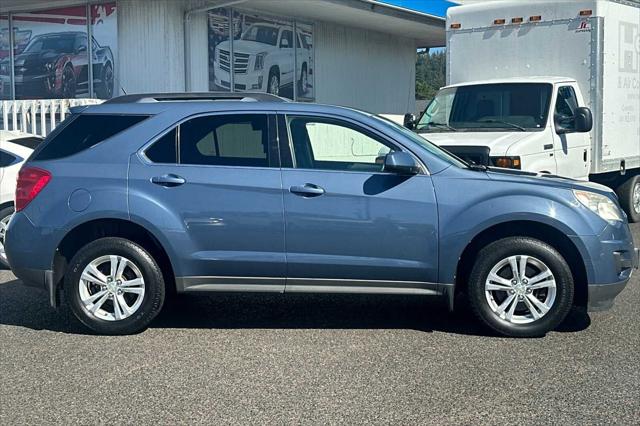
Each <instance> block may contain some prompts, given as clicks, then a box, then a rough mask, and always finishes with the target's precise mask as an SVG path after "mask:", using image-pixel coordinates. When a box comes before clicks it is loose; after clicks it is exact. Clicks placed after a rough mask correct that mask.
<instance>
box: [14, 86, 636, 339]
mask: <svg viewBox="0 0 640 426" xmlns="http://www.w3.org/2000/svg"><path fill="white" fill-rule="evenodd" d="M82 108H83V109H77V110H74V111H73V114H72V115H71V116H70V118H68V119H67V120H66V121H65V122H64V123H63V124H62V125H60V126H59V127H58V128H56V130H55V132H54V133H52V134H51V135H50V136H49V137H48V138H47V140H46V141H45V142H44V143H43V144H42V145H41V146H40V147H39V148H38V149H37V150H36V151H35V152H34V153H33V155H32V156H31V158H30V159H29V160H28V161H27V163H26V164H25V166H24V167H23V169H22V170H21V172H20V175H19V178H18V188H17V192H16V205H15V208H16V214H15V215H14V216H13V218H12V219H11V221H10V223H9V225H8V228H7V234H6V253H7V257H8V260H9V263H10V265H11V267H12V269H13V271H14V273H15V275H16V276H18V277H19V278H21V279H22V280H23V281H24V283H26V284H29V285H35V286H38V287H42V288H44V289H46V290H47V292H48V294H49V299H50V302H51V304H52V305H53V306H54V307H55V306H58V304H59V303H60V297H61V295H62V294H64V297H65V298H66V300H67V302H68V304H69V306H70V307H71V309H72V310H73V312H74V314H75V315H76V316H77V317H78V319H79V320H80V321H81V322H83V323H84V324H85V325H86V326H88V327H89V328H91V329H92V330H94V331H95V332H98V333H104V334H127V333H135V332H138V331H140V330H143V329H144V328H146V327H147V326H148V324H149V323H150V322H151V321H152V320H153V319H154V317H155V316H156V315H157V314H158V312H159V311H160V309H161V308H162V305H163V303H164V301H165V296H166V295H168V294H170V293H173V292H177V293H203V292H229V291H233V292H277V293H300V292H314V293H377V294H406V295H415V296H422V295H429V296H436V297H441V298H442V299H443V300H444V301H445V302H446V303H447V304H448V305H449V307H450V308H451V309H453V307H454V301H456V300H458V297H457V296H459V295H463V296H466V298H467V300H468V305H469V306H470V309H472V310H473V312H474V313H475V314H476V315H477V317H478V318H479V319H480V320H481V321H482V322H483V323H484V324H486V325H487V326H488V327H490V328H491V329H493V330H494V331H496V332H498V333H501V334H505V335H511V336H537V335H542V334H544V333H546V332H547V331H549V330H552V329H553V328H555V327H556V326H557V325H558V324H559V323H560V322H561V321H562V320H563V319H564V318H565V316H566V314H567V313H568V312H569V310H570V309H571V308H572V306H576V305H577V306H583V307H588V308H591V309H605V308H608V307H610V306H611V304H612V303H613V299H614V298H615V297H616V296H617V294H618V293H620V291H622V289H623V288H624V286H625V284H626V283H627V281H628V280H629V277H630V275H631V273H632V271H633V269H634V268H637V266H638V250H637V249H634V246H633V242H632V237H631V233H630V230H629V227H628V225H627V222H626V217H625V215H624V213H623V212H622V211H621V209H620V206H619V204H618V201H617V199H616V196H615V195H614V193H613V192H611V191H610V190H609V189H607V188H605V187H603V186H599V185H594V184H589V183H586V182H577V181H572V180H568V179H562V178H557V177H549V176H536V175H534V174H531V173H524V172H518V171H512V170H502V169H492V168H491V169H487V168H486V167H484V166H477V165H473V164H467V163H465V162H463V161H461V160H459V159H458V158H456V157H454V156H452V155H450V154H448V153H447V152H445V151H443V150H441V149H440V148H438V147H436V146H435V145H432V144H430V143H429V142H427V141H426V140H424V139H423V138H421V137H420V136H417V135H415V134H414V133H412V132H411V131H409V130H407V129H405V128H403V127H401V126H398V125H396V124H394V123H392V122H390V121H387V120H386V119H383V118H380V117H378V116H375V115H371V114H367V113H364V112H360V111H356V110H353V109H347V108H340V107H334V106H323V105H315V104H303V103H292V102H284V101H283V100H282V99H280V98H277V97H275V96H270V95H264V94H263V95H258V94H215V93H213V94H212V93H207V94H173V95H166V94H165V95H162V94H160V95H150V94H147V95H129V96H123V97H120V98H115V99H113V100H110V101H108V102H106V103H104V104H102V105H97V106H90V107H82Z"/></svg>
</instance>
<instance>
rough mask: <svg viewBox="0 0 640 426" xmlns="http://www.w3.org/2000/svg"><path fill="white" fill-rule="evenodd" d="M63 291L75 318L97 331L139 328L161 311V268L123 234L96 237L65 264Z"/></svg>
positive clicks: (127, 330)
mask: <svg viewBox="0 0 640 426" xmlns="http://www.w3.org/2000/svg"><path fill="white" fill-rule="evenodd" d="M64 293H65V297H66V299H67V302H68V303H69V305H70V306H71V310H72V311H73V313H74V314H75V316H76V317H77V318H78V319H79V320H80V321H81V322H82V323H83V324H85V325H86V326H87V327H89V328H90V329H92V330H93V331H95V332H97V333H100V334H132V333H137V332H139V331H142V330H144V329H145V328H146V327H147V326H148V325H149V323H150V322H151V321H152V320H153V319H154V318H155V317H156V315H157V314H158V313H159V312H160V309H161V308H162V305H163V303H164V296H165V287H164V280H163V276H162V271H161V270H160V268H159V266H158V265H157V263H156V262H155V260H154V259H153V258H152V257H151V255H150V254H149V253H148V252H147V251H146V250H145V249H144V248H142V247H141V246H139V245H137V244H135V243H133V242H131V241H129V240H126V239H122V238H101V239H99V240H95V241H93V242H91V243H89V244H87V245H86V246H84V247H83V248H81V249H80V250H79V251H78V253H76V255H75V256H74V257H73V259H72V260H71V262H70V263H69V268H68V270H67V274H66V275H65V282H64Z"/></svg>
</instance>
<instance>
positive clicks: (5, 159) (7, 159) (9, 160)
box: [0, 151, 16, 167]
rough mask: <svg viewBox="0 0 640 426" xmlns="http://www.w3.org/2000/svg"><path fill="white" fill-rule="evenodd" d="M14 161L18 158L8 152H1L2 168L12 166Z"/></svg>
mask: <svg viewBox="0 0 640 426" xmlns="http://www.w3.org/2000/svg"><path fill="white" fill-rule="evenodd" d="M14 161H16V157H14V156H13V155H11V154H9V153H7V152H4V151H0V167H7V166H10V165H11V164H13V162H14Z"/></svg>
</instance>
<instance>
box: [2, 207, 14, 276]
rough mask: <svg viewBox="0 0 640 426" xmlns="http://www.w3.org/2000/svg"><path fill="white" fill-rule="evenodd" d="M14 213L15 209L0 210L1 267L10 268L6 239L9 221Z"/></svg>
mask: <svg viewBox="0 0 640 426" xmlns="http://www.w3.org/2000/svg"><path fill="white" fill-rule="evenodd" d="M13 212H14V209H13V207H5V208H3V209H0V265H2V266H9V263H8V262H7V254H6V252H5V250H4V238H5V236H6V233H7V225H9V220H10V219H11V216H13Z"/></svg>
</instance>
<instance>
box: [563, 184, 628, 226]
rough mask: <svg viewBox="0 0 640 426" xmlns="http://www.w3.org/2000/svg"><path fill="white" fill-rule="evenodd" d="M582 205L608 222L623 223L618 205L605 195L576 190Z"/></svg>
mask: <svg viewBox="0 0 640 426" xmlns="http://www.w3.org/2000/svg"><path fill="white" fill-rule="evenodd" d="M573 194H574V195H575V196H576V199H577V200H578V201H580V203H581V204H582V205H583V206H585V207H587V208H588V209H589V210H591V211H592V212H594V213H595V214H597V215H598V216H600V217H601V218H603V219H604V220H606V221H608V222H623V221H624V219H623V217H622V213H621V212H620V209H619V208H618V206H616V204H615V203H614V202H613V201H611V200H610V199H609V198H607V197H605V196H604V195H600V194H596V193H595V192H589V191H578V190H574V191H573Z"/></svg>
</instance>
